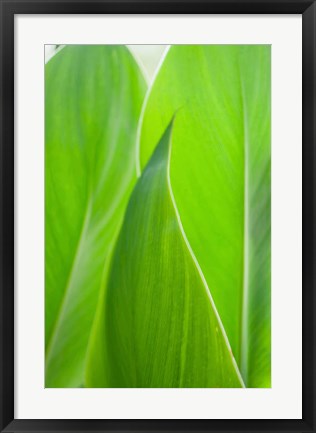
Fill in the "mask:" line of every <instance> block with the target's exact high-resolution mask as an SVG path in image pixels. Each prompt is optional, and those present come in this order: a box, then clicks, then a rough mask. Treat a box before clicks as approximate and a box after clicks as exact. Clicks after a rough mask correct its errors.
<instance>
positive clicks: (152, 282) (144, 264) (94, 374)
mask: <svg viewBox="0 0 316 433" xmlns="http://www.w3.org/2000/svg"><path fill="white" fill-rule="evenodd" d="M171 131H172V125H171V124H170V125H169V127H168V128H167V130H166V132H165V133H164V135H163V137H162V139H161V140H160V143H159V145H158V146H157V148H156V150H155V152H154V154H153V156H152V157H151V159H150V161H149V163H148V165H147V166H146V168H145V170H144V172H143V173H142V176H141V178H140V179H139V181H138V183H137V185H136V187H135V189H134V191H133V193H132V196H131V198H130V201H129V204H128V207H127V211H126V215H125V218H124V223H123V226H122V229H121V232H120V235H119V238H118V242H117V245H116V247H115V251H114V254H113V259H112V263H111V269H110V271H109V278H108V284H107V290H106V292H105V299H104V304H103V309H102V314H101V315H100V317H99V320H98V326H97V328H96V329H95V333H94V339H93V344H92V346H91V351H90V357H89V362H88V369H87V377H86V382H87V386H91V387H139V388H142V387H152V388H155V387H159V388H164V387H241V386H243V382H242V379H241V377H240V374H239V371H238V368H237V366H236V363H235V361H234V359H233V356H232V353H231V350H230V347H229V344H228V341H227V338H226V335H225V332H224V330H223V327H222V324H221V321H220V319H219V317H218V315H217V312H216V309H215V307H214V304H213V300H212V298H211V295H210V292H209V290H208V288H207V286H206V283H205V280H204V277H203V275H202V274H201V271H200V268H199V265H198V263H197V262H196V259H195V257H194V256H192V253H191V250H190V245H189V244H188V242H187V239H186V237H185V234H184V232H183V228H182V224H181V221H180V219H179V214H178V211H177V208H176V203H175V202H174V199H173V194H172V189H171V185H170V180H169V159H170V157H169V155H170V150H171V148H170V146H171ZM100 348H102V350H100Z"/></svg>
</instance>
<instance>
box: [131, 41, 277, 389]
mask: <svg viewBox="0 0 316 433" xmlns="http://www.w3.org/2000/svg"><path fill="white" fill-rule="evenodd" d="M270 62H271V60H270V46H265V45H261V46H259V45H257V46H256V45H252V46H247V45H245V46H242V45H239V46H238V45H235V46H229V45H227V46H225V45H217V46H216V45H209V46H207V45H203V46H172V47H171V48H170V50H169V52H168V54H167V56H166V58H165V60H164V62H163V64H162V67H161V69H160V71H159V73H158V76H157V78H156V80H155V82H154V85H153V87H152V89H151V91H150V93H149V94H148V97H147V103H146V105H145V107H144V110H143V122H142V126H141V134H140V135H141V139H140V158H141V167H145V166H146V163H147V161H148V160H149V158H150V155H151V154H152V152H153V149H154V146H155V143H157V141H158V139H159V137H160V136H161V134H162V133H163V131H164V130H165V128H166V126H167V124H168V122H169V119H170V117H171V116H172V115H173V113H174V112H175V111H176V110H179V111H178V114H177V122H176V124H175V128H174V132H173V153H172V159H171V184H172V187H173V190H174V195H175V199H176V202H177V206H178V209H179V213H180V215H181V219H182V223H183V227H184V231H185V233H186V235H187V237H188V240H189V242H190V245H191V246H192V249H193V251H194V254H195V256H196V258H197V260H198V262H199V264H200V266H201V269H202V271H203V273H204V275H205V278H206V281H207V283H208V286H209V288H210V292H211V295H212V297H213V299H214V302H215V305H216V307H217V309H218V312H219V315H220V318H221V320H222V322H223V325H224V328H225V330H226V332H227V336H228V339H229V341H230V344H231V346H232V350H233V353H234V356H235V358H236V361H237V363H238V365H239V366H240V369H241V373H242V375H243V378H244V381H245V383H246V385H247V386H248V387H269V386H270V344H271V343H270V231H271V229H270V189H271V182H270V123H271V121H270V92H271V85H270ZM139 171H140V170H139Z"/></svg>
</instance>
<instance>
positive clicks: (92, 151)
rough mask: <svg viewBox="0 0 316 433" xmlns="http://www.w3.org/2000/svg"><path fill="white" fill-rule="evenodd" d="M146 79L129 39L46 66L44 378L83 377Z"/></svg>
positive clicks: (79, 380) (54, 382)
mask: <svg viewBox="0 0 316 433" xmlns="http://www.w3.org/2000/svg"><path fill="white" fill-rule="evenodd" d="M145 87H146V86H145V82H144V79H143V78H142V76H141V74H140V72H139V70H138V67H137V65H136V63H135V61H134V59H133V57H132V56H131V54H130V53H129V51H128V50H127V49H126V48H125V47H123V46H67V47H65V48H63V49H62V50H61V51H60V52H58V53H57V54H56V55H55V56H54V57H53V58H52V59H51V60H50V61H49V62H48V63H47V65H46V67H45V171H46V172H45V180H46V183H45V347H46V376H45V384H46V387H76V386H80V385H82V384H83V376H84V368H85V358H86V352H87V345H88V340H89V335H90V331H91V325H92V321H93V319H94V315H95V310H96V307H97V300H98V294H99V288H100V286H102V285H103V279H104V276H105V273H106V268H107V265H108V261H109V257H110V254H111V250H112V247H113V244H114V241H115V239H116V237H117V233H118V231H119V228H120V226H121V223H122V219H123V213H124V209H125V206H126V203H127V201H128V197H129V195H130V192H131V190H132V187H133V184H134V182H135V181H136V175H135V170H136V169H135V167H136V163H135V137H136V128H137V122H138V118H139V114H140V109H141V104H142V102H143V97H144V93H145V90H146V89H145Z"/></svg>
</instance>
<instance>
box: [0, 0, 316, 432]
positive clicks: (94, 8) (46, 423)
mask: <svg viewBox="0 0 316 433" xmlns="http://www.w3.org/2000/svg"><path fill="white" fill-rule="evenodd" d="M99 13H100V14H101V13H102V14H106V13H111V14H113V13H116V14H120V13H124V14H175V13H176V14H210V13H211V14H219V13H220V14H258V13H260V14H302V21H303V34H302V41H303V42H302V43H303V46H302V50H303V62H302V63H303V64H302V71H303V89H302V90H303V113H302V116H303V117H302V120H303V140H302V143H303V144H302V145H303V149H302V152H303V167H302V169H303V179H302V181H303V191H302V193H303V207H302V217H303V233H302V239H303V258H302V260H303V261H302V263H303V281H302V288H303V323H302V325H303V327H302V329H303V339H302V342H303V353H302V359H303V377H302V385H303V389H302V398H303V401H302V407H303V416H302V419H301V420H286V419H278V420H259V419H257V420H251V419H248V420H223V419H212V420H179V419H178V420H113V419H110V420H61V419H60V420H49V419H45V420H40V419H33V420H31V419H26V420H23V419H14V398H15V395H14V393H15V390H14V16H15V15H16V14H99ZM0 32H1V41H0V42H1V60H0V61H1V64H0V84H1V88H0V95H1V97H0V101H1V112H0V113H1V115H0V134H1V135H0V151H1V152H0V164H1V177H0V221H1V224H0V231H1V232H0V292H1V300H0V323H1V325H0V326H1V329H0V366H1V369H0V430H1V432H75V431H78V432H94V431H98V432H103V431H104V432H111V431H113V432H114V431H116V432H127V431H134V432H136V431H149V432H150V431H157V432H158V431H163V432H166V433H167V432H170V431H209V432H242V431H244V432H287V433H290V432H315V431H316V428H315V414H316V406H315V402H316V400H315V390H316V387H315V384H316V382H315V381H316V370H315V349H316V341H315V311H316V304H315V299H316V297H315V282H316V280H315V266H314V262H315V239H316V237H315V230H314V213H315V209H316V200H315V174H314V173H315V170H316V163H315V157H316V152H315V144H316V142H315V138H316V134H315V131H316V123H315V126H314V122H316V117H315V115H316V105H315V104H316V98H315V96H316V86H315V79H316V74H315V73H316V2H315V1H307V0H294V1H293V0H277V1H276V0H259V1H257V0H243V1H238V0H215V1H213V0H196V1H194V0H118V1H114V0H112V1H108V0H92V1H89V0H83V1H80V0H79V1H78V0H74V1H72V0H68V1H62V0H54V1H51V0H36V1H28V0H19V1H11V0H0Z"/></svg>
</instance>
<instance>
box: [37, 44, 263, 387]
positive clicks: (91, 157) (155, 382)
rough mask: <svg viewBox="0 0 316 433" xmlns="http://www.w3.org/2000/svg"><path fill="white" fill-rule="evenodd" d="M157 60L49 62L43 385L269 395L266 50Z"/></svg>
mask: <svg viewBox="0 0 316 433" xmlns="http://www.w3.org/2000/svg"><path fill="white" fill-rule="evenodd" d="M160 48H161V47H160V46H158V53H157V47H156V46H144V47H142V46H132V47H130V48H129V47H126V46H120V45H117V46H107V45H103V46H101V45H95V46H91V45H81V46H75V45H73V46H64V47H58V48H57V50H56V52H55V53H54V52H53V53H52V54H53V55H52V56H51V58H50V59H49V60H48V61H47V63H46V65H45V349H46V353H45V386H46V387H53V388H54V387H61V388H64V387H110V388H112V387H120V388H121V387H122V388H135V387H136V388H143V387H145V388H157V387H158V388H179V387H180V388H190V387H191V388H192V387H195V388H236V387H241V388H243V387H251V388H261V387H263V388H266V387H270V384H271V368H270V352H271V348H270V345H271V343H270V327H271V324H270V322H271V321H270V309H271V305H270V256H271V245H270V227H271V222H270V219H271V218H270V195H271V185H270V173H271V169H270V165H271V164H270V161H271V152H270V129H271V119H270V117H271V110H270V93H271V84H270V82H271V79H270V75H271V74H270V63H271V54H270V52H271V50H270V46H265V45H203V46H202V45H200V46H196V45H192V46H185V45H174V46H168V47H164V50H161V49H160ZM159 49H160V50H159ZM161 52H162V53H161ZM160 53H161V54H160ZM159 55H160V59H159ZM149 57H151V58H152V60H151V61H152V62H153V61H154V60H156V61H157V59H159V61H158V64H157V69H156V71H155V72H154V77H152V79H151V83H148V81H149V79H148V78H147V77H148V75H149V72H147V70H148V66H147V65H148V64H149V65H150V62H149V60H148V59H149ZM146 66H147V69H146ZM149 67H150V66H149ZM146 74H147V76H146ZM146 80H147V81H146Z"/></svg>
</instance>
